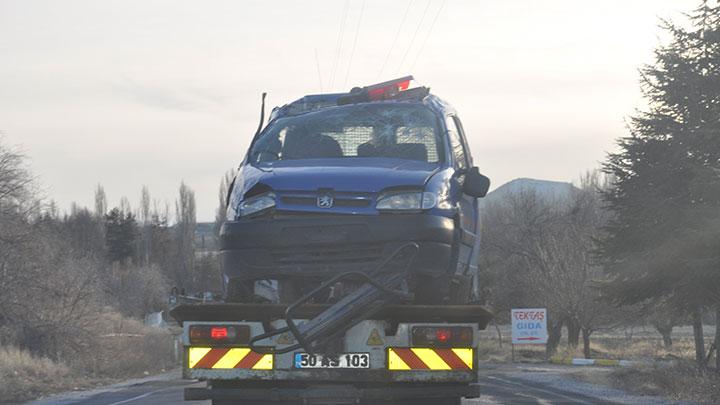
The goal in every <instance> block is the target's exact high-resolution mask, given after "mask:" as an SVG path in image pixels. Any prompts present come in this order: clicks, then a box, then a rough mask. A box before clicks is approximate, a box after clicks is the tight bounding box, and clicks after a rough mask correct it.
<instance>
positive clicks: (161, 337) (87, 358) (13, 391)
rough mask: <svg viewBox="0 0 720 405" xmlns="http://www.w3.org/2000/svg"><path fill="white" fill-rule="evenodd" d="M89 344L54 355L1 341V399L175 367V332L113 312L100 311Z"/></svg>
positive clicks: (28, 396)
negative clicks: (74, 350)
mask: <svg viewBox="0 0 720 405" xmlns="http://www.w3.org/2000/svg"><path fill="white" fill-rule="evenodd" d="M93 330H95V331H96V333H95V335H94V336H93V337H92V339H89V340H88V342H89V343H88V346H87V347H83V348H82V349H81V350H78V351H76V352H75V353H74V354H73V355H71V356H67V355H66V356H65V357H63V358H61V359H58V360H52V359H49V358H46V357H38V356H34V355H32V354H31V353H29V352H27V351H25V350H22V349H19V348H17V347H13V346H3V347H0V403H19V402H23V401H27V400H30V399H34V398H38V397H42V396H46V395H49V394H53V393H58V392H63V391H72V390H78V389H88V388H92V387H96V386H100V385H106V384H110V383H113V382H116V381H119V380H124V379H128V378H133V377H139V376H143V375H149V374H152V373H157V372H164V371H166V370H168V369H171V368H174V367H177V366H178V365H179V362H177V361H176V360H175V358H176V353H175V352H174V337H173V335H172V333H170V332H169V331H167V330H161V329H154V328H147V327H145V326H144V325H143V324H142V322H139V321H137V320H134V319H128V318H124V317H122V316H120V315H118V314H115V313H109V314H105V315H104V316H102V317H100V318H99V319H98V320H97V321H96V324H95V325H94V327H93Z"/></svg>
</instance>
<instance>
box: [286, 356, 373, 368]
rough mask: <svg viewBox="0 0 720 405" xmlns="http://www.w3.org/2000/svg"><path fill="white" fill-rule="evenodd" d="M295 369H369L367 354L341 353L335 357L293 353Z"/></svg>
mask: <svg viewBox="0 0 720 405" xmlns="http://www.w3.org/2000/svg"><path fill="white" fill-rule="evenodd" d="M295 368H370V354H369V353H343V354H338V355H335V356H324V355H322V354H309V353H295Z"/></svg>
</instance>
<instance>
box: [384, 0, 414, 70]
mask: <svg viewBox="0 0 720 405" xmlns="http://www.w3.org/2000/svg"><path fill="white" fill-rule="evenodd" d="M412 3H413V0H409V1H408V4H407V7H406V8H405V14H403V17H402V20H401V21H400V25H399V26H398V30H397V32H396V33H395V38H394V39H393V41H392V44H391V45H390V50H389V51H388V54H387V56H386V57H385V61H384V62H383V64H382V67H381V68H380V73H378V79H380V77H381V76H382V74H383V71H384V70H385V66H387V63H388V61H389V60H390V55H392V52H393V51H394V50H395V44H397V40H398V38H400V32H401V31H402V29H403V26H404V25H405V20H407V16H408V14H409V12H410V6H412Z"/></svg>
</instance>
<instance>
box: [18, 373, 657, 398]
mask: <svg viewBox="0 0 720 405" xmlns="http://www.w3.org/2000/svg"><path fill="white" fill-rule="evenodd" d="M541 371H542V373H543V374H542V377H547V376H548V373H547V370H541ZM551 371H552V370H551ZM531 372H532V371H531ZM523 373H525V374H527V370H524V371H523ZM525 374H523V375H525ZM538 375H540V374H538ZM553 378H555V377H553ZM559 378H560V379H561V380H560V381H561V382H563V384H569V385H568V387H569V389H563V388H558V384H555V383H552V384H550V383H547V382H542V381H540V382H538V381H531V380H528V379H527V378H524V377H522V376H521V374H519V372H517V373H514V372H508V371H507V370H503V371H493V370H488V371H486V372H481V378H480V383H479V384H480V389H481V393H482V396H481V397H480V398H479V399H472V400H465V402H464V405H479V404H521V405H525V404H527V405H531V404H538V405H547V404H586V405H590V404H592V405H600V404H603V405H605V404H620V403H623V404H670V403H671V402H667V401H664V400H662V399H659V398H652V397H634V396H629V395H626V394H625V393H622V392H619V391H616V390H608V389H606V388H603V387H595V386H590V385H589V384H586V383H577V384H576V383H575V381H574V380H572V379H567V378H566V377H562V376H559ZM563 378H565V380H562V379H563ZM563 384H561V385H563ZM583 384H584V385H585V386H587V387H585V389H577V387H578V386H579V387H582V386H583ZM192 386H198V387H202V386H204V383H201V382H193V381H184V380H182V379H180V375H179V372H174V373H169V374H165V375H162V376H158V377H152V378H147V379H144V380H135V381H130V382H126V383H123V384H119V385H116V386H112V387H108V388H104V389H99V390H93V391H86V392H74V393H69V394H66V395H60V396H56V397H52V398H48V399H44V400H39V401H34V402H32V403H30V404H31V405H51V404H52V405H56V404H57V405H70V404H73V405H121V404H131V405H149V404H153V405H170V404H179V403H184V404H187V405H200V404H202V405H209V404H210V401H187V402H183V390H184V388H186V387H192ZM588 387H589V388H588Z"/></svg>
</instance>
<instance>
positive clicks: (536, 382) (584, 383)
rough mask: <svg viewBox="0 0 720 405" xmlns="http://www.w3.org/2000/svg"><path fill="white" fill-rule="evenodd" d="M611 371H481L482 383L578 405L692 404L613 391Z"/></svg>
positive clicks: (518, 367) (513, 367) (536, 367)
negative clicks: (522, 389)
mask: <svg viewBox="0 0 720 405" xmlns="http://www.w3.org/2000/svg"><path fill="white" fill-rule="evenodd" d="M611 372H612V368H608V367H577V366H563V365H550V364H497V365H485V366H482V368H481V369H480V381H481V382H483V383H484V382H485V381H487V382H488V383H489V384H493V383H495V385H497V383H502V382H503V380H505V382H506V383H510V384H512V383H516V384H521V385H522V384H524V385H526V386H527V388H529V389H533V388H534V389H535V390H537V391H539V392H542V391H548V392H549V393H552V394H555V395H556V396H557V395H558V394H559V396H560V397H562V396H563V395H566V396H568V397H572V398H575V400H576V403H592V404H595V403H608V404H628V405H646V404H647V405H649V404H652V405H667V404H692V403H691V402H678V401H672V400H669V399H665V398H662V397H658V396H646V395H638V394H634V393H629V392H626V391H622V390H619V389H615V388H611V387H610V384H611V379H610V378H609V375H610V373H611Z"/></svg>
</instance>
